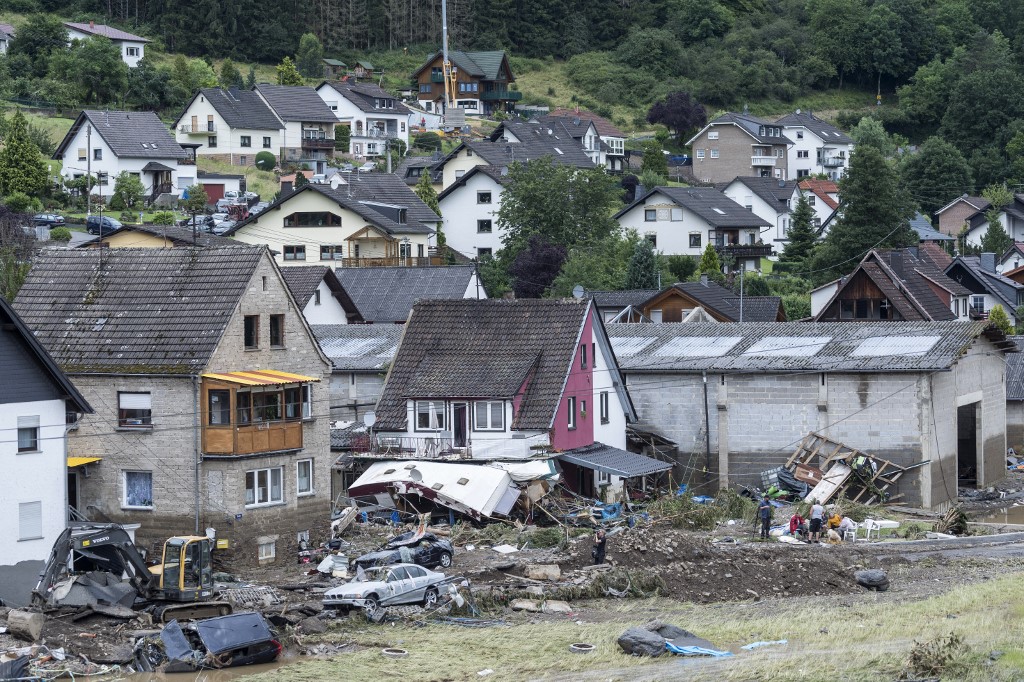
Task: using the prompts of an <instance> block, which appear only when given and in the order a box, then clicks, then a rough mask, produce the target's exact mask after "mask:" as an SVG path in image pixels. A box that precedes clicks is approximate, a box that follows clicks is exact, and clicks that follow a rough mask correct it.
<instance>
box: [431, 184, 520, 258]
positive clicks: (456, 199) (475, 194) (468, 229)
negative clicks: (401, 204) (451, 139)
mask: <svg viewBox="0 0 1024 682" xmlns="http://www.w3.org/2000/svg"><path fill="white" fill-rule="evenodd" d="M508 184H509V178H508V167H507V166H490V165H483V164H482V165H479V166H473V167H472V168H470V169H469V170H468V171H466V172H465V173H463V174H462V175H461V176H460V177H459V178H458V179H457V180H455V182H454V183H453V184H451V185H450V186H449V187H448V188H447V189H446V190H444V191H443V192H441V193H440V194H439V195H438V196H437V205H438V208H439V209H440V211H441V221H442V227H443V229H444V235H445V241H446V242H447V245H448V248H449V249H452V250H453V251H457V252H458V253H461V254H464V255H466V256H468V257H470V258H481V257H483V256H490V255H493V254H495V253H497V252H498V250H499V249H501V246H502V242H501V240H502V237H503V236H504V233H503V231H502V230H501V228H500V227H499V226H498V211H499V210H500V209H501V197H502V194H504V192H505V187H507V186H508Z"/></svg>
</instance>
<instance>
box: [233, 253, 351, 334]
mask: <svg viewBox="0 0 1024 682" xmlns="http://www.w3.org/2000/svg"><path fill="white" fill-rule="evenodd" d="M235 243H237V242H235ZM281 275H282V276H283V277H284V283H285V285H286V286H287V287H288V290H289V291H291V292H292V298H294V299H295V303H296V304H298V306H299V310H303V309H304V308H305V307H306V304H307V303H309V299H311V298H313V293H314V292H315V291H316V290H317V288H318V287H319V286H320V283H321V282H323V281H325V280H326V282H327V287H328V288H329V289H330V290H331V294H332V295H333V296H334V297H335V298H337V299H338V302H339V303H340V304H341V307H342V308H344V309H345V312H346V314H347V317H348V319H349V320H351V321H359V322H361V321H362V319H363V318H362V316H361V315H360V314H359V310H358V309H357V308H356V304H355V302H353V301H352V298H351V297H350V296H349V295H348V292H347V291H345V288H344V287H343V286H341V282H340V281H338V278H337V276H336V275H335V274H334V270H332V269H331V268H329V267H328V266H326V265H295V266H291V267H287V268H282V269H281Z"/></svg>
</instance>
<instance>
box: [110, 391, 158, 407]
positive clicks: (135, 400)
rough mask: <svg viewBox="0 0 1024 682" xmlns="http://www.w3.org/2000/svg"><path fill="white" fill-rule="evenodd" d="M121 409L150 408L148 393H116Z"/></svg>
mask: <svg viewBox="0 0 1024 682" xmlns="http://www.w3.org/2000/svg"><path fill="white" fill-rule="evenodd" d="M118 399H119V400H120V405H121V409H122V410H148V409H151V408H150V405H151V400H150V394H149V393H121V394H119V395H118Z"/></svg>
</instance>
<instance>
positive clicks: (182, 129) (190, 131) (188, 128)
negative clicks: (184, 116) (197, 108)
mask: <svg viewBox="0 0 1024 682" xmlns="http://www.w3.org/2000/svg"><path fill="white" fill-rule="evenodd" d="M178 132H179V133H184V134H186V135H205V134H206V133H215V132H217V124H216V123H200V124H196V125H191V124H189V123H184V124H182V125H180V126H178Z"/></svg>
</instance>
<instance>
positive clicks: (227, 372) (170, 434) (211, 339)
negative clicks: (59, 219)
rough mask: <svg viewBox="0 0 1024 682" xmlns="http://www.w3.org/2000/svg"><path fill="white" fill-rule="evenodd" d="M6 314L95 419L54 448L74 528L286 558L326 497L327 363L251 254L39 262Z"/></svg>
mask: <svg viewBox="0 0 1024 682" xmlns="http://www.w3.org/2000/svg"><path fill="white" fill-rule="evenodd" d="M15 309H16V310H17V311H18V314H19V315H21V316H22V318H23V319H24V321H25V324H26V325H28V327H29V328H30V329H32V331H33V333H34V334H35V338H36V339H38V341H39V342H40V343H41V344H42V345H43V346H44V347H45V348H46V349H47V351H48V352H49V353H50V355H51V356H53V359H54V360H55V361H56V363H57V364H58V365H59V366H60V368H61V369H62V370H63V371H64V372H65V373H67V374H68V375H69V376H70V377H71V378H72V380H73V381H74V382H75V384H76V386H77V387H78V389H79V390H80V391H81V393H82V395H84V396H85V398H86V399H87V400H88V401H89V403H90V404H91V405H92V406H93V408H94V409H95V414H94V415H86V416H84V417H83V418H82V419H81V420H80V421H79V422H78V425H77V429H75V430H74V431H72V432H71V435H70V437H69V441H68V454H69V455H70V456H72V457H88V458H94V459H93V461H94V463H93V464H90V465H89V466H90V470H89V476H88V478H83V479H81V480H80V481H79V483H80V490H79V491H78V496H79V505H80V507H79V508H80V509H81V510H82V512H83V514H84V515H86V516H87V517H92V518H96V519H103V520H109V521H113V522H116V523H138V524H141V525H140V528H139V529H138V531H136V536H135V537H136V540H137V541H138V542H139V544H140V545H142V546H150V545H152V544H153V543H157V542H159V543H162V542H163V541H164V540H165V539H166V538H167V537H168V535H170V534H173V533H181V532H182V530H183V529H192V528H196V527H198V528H208V527H209V528H214V529H216V532H217V537H218V539H226V540H228V542H229V544H230V549H228V550H226V551H225V552H224V554H223V555H222V557H223V558H224V559H225V560H227V561H228V562H232V561H238V562H239V563H241V564H246V565H254V564H256V563H257V561H258V562H259V563H261V564H262V563H267V562H271V561H274V560H275V557H280V558H285V557H287V558H288V560H291V558H292V557H294V556H295V551H296V549H297V543H298V537H299V535H300V534H301V533H305V532H308V531H310V530H312V526H311V524H312V523H313V521H312V519H314V518H315V517H316V516H317V514H318V513H319V512H318V510H322V509H324V508H326V505H328V504H329V503H330V500H331V499H333V498H332V495H331V489H330V481H331V478H330V472H331V464H332V462H331V459H330V442H329V441H330V433H329V426H328V415H329V410H328V397H327V396H328V388H327V385H328V383H329V378H330V373H331V365H330V362H329V361H328V360H327V358H326V357H325V356H324V355H323V354H322V353H321V351H320V347H319V346H318V345H317V342H316V339H315V338H314V336H313V333H312V331H311V330H310V328H309V325H308V324H307V323H306V319H305V317H304V316H303V314H302V310H301V309H300V308H299V306H298V304H297V303H296V301H295V299H294V297H293V296H292V295H291V293H290V292H289V289H288V287H287V286H286V285H285V281H284V278H283V276H282V274H281V271H280V269H279V268H278V267H277V266H276V265H275V263H274V260H273V259H272V258H271V256H270V253H269V252H268V251H267V249H266V247H262V246H248V245H242V244H239V245H234V246H228V247H211V248H205V249H181V248H179V249H109V250H107V249H104V250H103V252H102V253H100V252H99V251H96V250H92V249H47V250H44V251H42V252H41V253H40V254H39V256H38V257H37V258H36V260H35V262H34V263H33V266H32V270H31V271H30V272H29V275H28V277H27V279H26V280H25V284H24V286H22V288H21V290H20V291H19V292H18V297H17V300H16V302H15ZM61 421H62V422H63V420H61ZM229 520H230V523H229V522H228V521H229Z"/></svg>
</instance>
